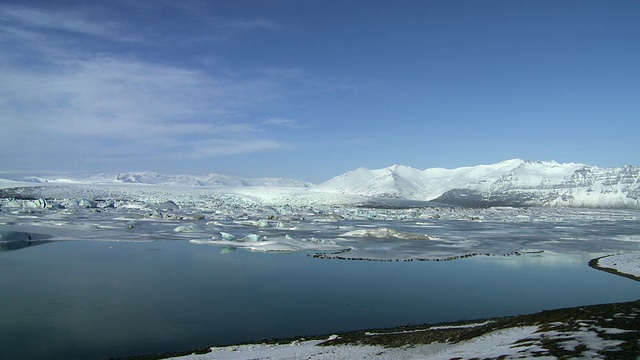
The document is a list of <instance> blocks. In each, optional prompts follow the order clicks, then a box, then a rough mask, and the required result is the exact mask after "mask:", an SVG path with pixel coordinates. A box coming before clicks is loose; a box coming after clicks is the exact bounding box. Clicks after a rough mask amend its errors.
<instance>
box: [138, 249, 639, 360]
mask: <svg viewBox="0 0 640 360" xmlns="http://www.w3.org/2000/svg"><path fill="white" fill-rule="evenodd" d="M594 265H595V266H597V267H606V268H607V269H615V270H616V271H618V272H619V273H621V274H625V275H628V276H630V277H635V278H636V280H638V279H640V278H638V273H639V272H640V253H634V254H622V255H614V256H607V257H603V258H601V259H599V261H598V262H597V264H594ZM639 356H640V300H637V301H634V302H629V303H621V304H604V305H594V306H583V307H577V308H569V309H558V310H551V311H544V312H542V313H537V314H532V315H523V316H515V317H508V318H497V319H489V320H486V321H482V322H471V323H456V324H449V325H438V326H414V327H403V328H397V329H387V330H378V331H360V332H350V333H345V334H340V335H331V336H329V337H325V338H322V339H314V340H305V339H296V340H291V341H287V342H283V343H263V344H248V345H235V346H226V347H213V348H210V349H202V350H201V351H199V354H196V353H194V354H191V355H185V356H179V357H172V358H171V359H182V360H196V359H197V360H207V359H229V360H240V359H274V360H275V359H372V358H375V359H474V358H481V359H524V358H533V357H535V358H540V359H558V358H563V359H567V358H581V359H636V358H638V357H639ZM150 358H153V357H150ZM157 358H163V357H162V356H160V357H157Z"/></svg>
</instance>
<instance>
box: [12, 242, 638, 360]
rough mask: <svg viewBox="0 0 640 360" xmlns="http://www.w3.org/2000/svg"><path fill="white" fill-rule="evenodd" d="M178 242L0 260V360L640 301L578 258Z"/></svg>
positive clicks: (33, 251)
mask: <svg viewBox="0 0 640 360" xmlns="http://www.w3.org/2000/svg"><path fill="white" fill-rule="evenodd" d="M220 250H221V249H220V248H218V247H214V246H198V245H193V244H189V243H188V242H186V241H161V242H147V243H133V242H93V241H70V242H54V243H49V244H45V245H41V246H34V247H29V248H25V249H21V250H18V251H8V252H0V352H1V353H0V358H2V359H106V358H109V357H118V356H126V355H134V354H145V353H158V352H167V351H179V350H185V349H191V348H196V347H204V346H208V345H223V344H231V343H238V342H243V341H256V340H261V339H266V338H278V337H290V336H296V335H311V334H327V333H332V332H338V331H346V330H355V329H364V328H380V327H391V326H399V325H406V324H422V323H436V322H442V321H454V320H462V319H476V318H483V317H491V316H503V315H515V314H523V313H530V312H536V311H540V310H543V309H551V308H559V307H568V306H577V305H587V304H595V303H605V302H618V301H628V300H636V299H638V298H640V283H638V282H634V281H633V280H629V279H626V278H622V277H618V276H614V275H610V274H606V273H604V272H600V271H597V270H594V269H591V268H589V267H588V266H587V261H588V257H580V256H569V255H565V256H549V255H547V256H536V255H527V256H521V257H500V256H498V257H476V258H470V259H460V260H456V261H450V262H368V261H346V260H326V259H325V260H323V259H313V258H312V257H309V256H307V254H300V253H298V254H282V255H274V254H259V253H251V252H247V251H242V250H237V251H235V252H232V253H228V254H221V253H220Z"/></svg>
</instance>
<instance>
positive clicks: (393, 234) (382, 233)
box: [342, 227, 435, 240]
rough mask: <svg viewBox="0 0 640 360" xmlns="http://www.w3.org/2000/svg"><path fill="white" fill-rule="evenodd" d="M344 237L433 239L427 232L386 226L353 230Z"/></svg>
mask: <svg viewBox="0 0 640 360" xmlns="http://www.w3.org/2000/svg"><path fill="white" fill-rule="evenodd" d="M342 236H344V237H360V238H379V239H407V240H432V239H435V237H433V236H429V235H427V234H413V233H408V232H401V231H398V230H394V229H389V228H385V227H381V228H377V229H360V230H352V231H348V232H346V233H344V234H342Z"/></svg>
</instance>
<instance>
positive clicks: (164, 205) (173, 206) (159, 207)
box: [155, 200, 180, 210]
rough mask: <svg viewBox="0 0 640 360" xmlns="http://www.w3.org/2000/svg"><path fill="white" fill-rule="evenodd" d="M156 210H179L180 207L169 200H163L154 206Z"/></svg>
mask: <svg viewBox="0 0 640 360" xmlns="http://www.w3.org/2000/svg"><path fill="white" fill-rule="evenodd" d="M155 208H156V209H157V210H179V209H180V207H179V206H178V205H176V203H174V202H173V201H171V200H168V201H165V202H163V203H161V204H158V205H156V206H155Z"/></svg>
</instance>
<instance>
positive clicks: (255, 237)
mask: <svg viewBox="0 0 640 360" xmlns="http://www.w3.org/2000/svg"><path fill="white" fill-rule="evenodd" d="M264 239H265V237H264V236H263V237H262V238H260V235H258V234H249V235H247V236H245V237H244V241H262V240H264Z"/></svg>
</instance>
